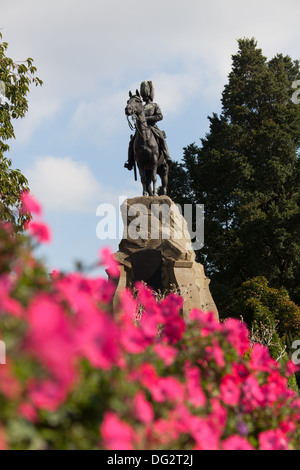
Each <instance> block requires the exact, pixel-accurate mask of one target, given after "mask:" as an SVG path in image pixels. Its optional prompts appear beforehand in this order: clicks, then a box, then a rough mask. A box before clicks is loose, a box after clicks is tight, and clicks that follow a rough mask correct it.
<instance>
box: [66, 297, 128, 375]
mask: <svg viewBox="0 0 300 470" xmlns="http://www.w3.org/2000/svg"><path fill="white" fill-rule="evenodd" d="M119 336H120V333H119V328H118V327H117V325H116V323H115V322H114V321H113V319H112V318H111V317H110V316H109V315H108V314H107V313H105V312H101V311H100V310H98V309H97V308H96V307H95V306H93V305H92V304H87V305H86V309H85V310H84V311H80V312H79V313H78V315H77V318H76V336H75V337H76V346H77V352H78V354H80V355H82V356H84V357H86V358H87V359H88V360H89V361H90V363H91V364H92V365H93V366H94V367H98V368H100V369H104V370H108V369H110V368H111V367H112V366H113V365H115V364H117V363H118V360H119V357H120V347H119Z"/></svg>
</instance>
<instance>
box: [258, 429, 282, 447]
mask: <svg viewBox="0 0 300 470" xmlns="http://www.w3.org/2000/svg"><path fill="white" fill-rule="evenodd" d="M258 439H259V448H260V450H289V444H288V439H287V437H286V435H285V434H284V433H283V432H282V431H281V429H276V430H275V431H273V430H270V431H263V432H261V433H260V434H259V435H258Z"/></svg>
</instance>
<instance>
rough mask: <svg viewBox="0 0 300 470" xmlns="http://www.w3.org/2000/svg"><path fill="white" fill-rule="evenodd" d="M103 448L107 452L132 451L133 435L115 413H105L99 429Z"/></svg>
mask: <svg viewBox="0 0 300 470" xmlns="http://www.w3.org/2000/svg"><path fill="white" fill-rule="evenodd" d="M100 431H101V434H102V438H103V444H104V447H105V448H106V449H108V450H133V449H134V447H133V441H134V437H135V433H134V431H133V429H132V428H131V426H129V424H127V423H125V422H124V421H121V420H120V418H119V417H118V416H117V414H116V413H112V412H107V413H105V416H104V420H103V423H102V425H101V427H100Z"/></svg>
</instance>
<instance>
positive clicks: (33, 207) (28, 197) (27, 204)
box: [20, 191, 42, 216]
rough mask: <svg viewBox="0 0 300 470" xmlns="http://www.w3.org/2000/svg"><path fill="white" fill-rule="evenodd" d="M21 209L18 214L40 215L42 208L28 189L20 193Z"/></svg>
mask: <svg viewBox="0 0 300 470" xmlns="http://www.w3.org/2000/svg"><path fill="white" fill-rule="evenodd" d="M20 200H21V209H20V214H21V215H25V214H36V215H39V216H40V215H42V208H41V206H40V204H39V203H38V202H37V201H36V199H35V198H34V197H33V196H32V194H30V192H29V191H23V192H22V193H21V195H20Z"/></svg>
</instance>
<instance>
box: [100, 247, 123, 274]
mask: <svg viewBox="0 0 300 470" xmlns="http://www.w3.org/2000/svg"><path fill="white" fill-rule="evenodd" d="M100 260H101V261H100V263H99V264H100V266H103V265H104V266H106V267H107V274H108V275H109V276H111V277H114V278H118V277H119V276H120V268H119V265H118V263H117V261H116V260H115V258H114V256H113V254H112V253H111V251H110V249H109V248H102V249H101V250H100Z"/></svg>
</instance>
